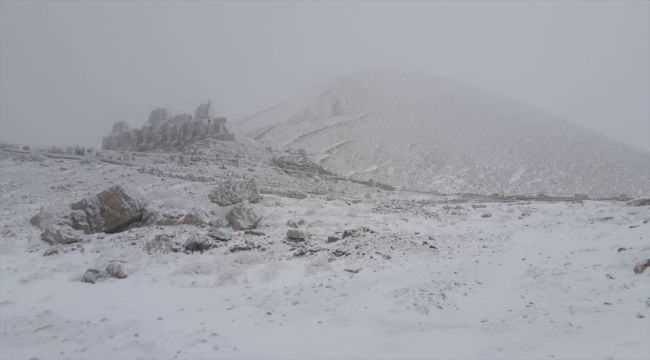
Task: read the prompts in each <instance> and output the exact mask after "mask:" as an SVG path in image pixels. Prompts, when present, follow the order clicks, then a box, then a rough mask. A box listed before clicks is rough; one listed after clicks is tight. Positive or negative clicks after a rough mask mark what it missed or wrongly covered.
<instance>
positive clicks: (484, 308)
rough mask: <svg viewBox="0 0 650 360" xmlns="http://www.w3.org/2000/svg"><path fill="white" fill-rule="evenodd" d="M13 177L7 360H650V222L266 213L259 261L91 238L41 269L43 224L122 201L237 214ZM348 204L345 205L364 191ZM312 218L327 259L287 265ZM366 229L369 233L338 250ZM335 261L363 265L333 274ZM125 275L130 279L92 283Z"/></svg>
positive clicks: (404, 204)
mask: <svg viewBox="0 0 650 360" xmlns="http://www.w3.org/2000/svg"><path fill="white" fill-rule="evenodd" d="M0 169H1V170H2V171H1V178H0V196H1V198H0V200H1V204H0V233H1V235H0V358H2V359H30V358H33V357H36V358H38V359H60V358H70V359H130V358H132V359H168V358H169V359H171V358H179V359H202V358H205V359H208V358H209V359H213V358H227V359H231V358H242V359H250V358H277V359H280V358H282V359H284V358H384V359H395V358H410V359H415V358H422V359H431V358H445V359H448V358H456V359H470V358H471V359H479V358H480V359H483V358H510V359H520V358H529V359H533V358H534V359H542V358H556V359H566V358H574V359H578V358H580V359H585V358H589V359H611V358H614V359H632V358H633V359H647V358H649V357H650V326H649V319H650V306H649V304H648V301H650V269H649V270H646V271H645V272H644V273H643V274H634V272H633V271H632V268H633V266H634V264H635V263H637V262H638V261H640V260H644V259H648V258H650V243H649V231H650V224H649V223H644V221H645V220H647V219H648V218H649V217H650V213H649V209H648V207H647V206H646V207H630V206H626V205H625V204H624V203H615V202H590V201H586V202H585V203H584V204H578V203H566V202H563V203H543V202H533V203H530V202H527V203H486V204H483V205H485V206H486V207H480V206H481V205H478V206H479V207H475V206H476V205H475V206H471V205H470V204H461V205H457V204H451V205H442V204H438V205H418V204H415V203H413V202H410V201H406V200H403V199H400V195H399V194H390V193H383V192H381V193H376V194H375V193H373V195H372V199H367V200H363V201H348V200H346V199H345V198H344V197H341V198H332V197H331V196H330V197H328V196H324V195H323V196H311V197H308V198H306V199H302V200H298V199H291V198H283V197H279V196H275V195H265V196H264V199H263V201H262V203H261V204H259V206H260V207H261V208H262V209H263V210H264V212H265V213H266V217H265V218H264V220H263V221H262V223H261V224H260V230H261V231H263V232H264V233H265V234H266V236H261V237H259V236H249V235H243V234H241V233H240V234H236V235H235V239H234V240H232V241H233V242H236V241H243V240H245V239H249V238H250V239H252V240H254V241H256V242H258V243H262V244H263V245H264V246H265V247H266V251H264V252H261V251H257V250H255V251H248V252H239V253H235V254H230V253H228V251H227V248H226V247H223V248H217V249H212V250H210V251H208V252H205V253H203V254H198V253H195V254H189V255H188V254H184V253H168V254H157V253H154V254H148V253H146V252H145V251H143V249H142V248H143V245H144V242H146V241H147V240H149V239H151V238H152V237H154V236H156V235H160V234H166V235H170V234H173V235H175V236H178V237H188V236H199V235H201V234H204V233H205V231H207V230H205V229H201V228H196V227H191V226H188V225H182V226H173V227H147V228H138V229H133V230H130V231H128V232H124V233H120V234H113V235H101V236H97V235H89V236H88V239H87V242H86V243H84V244H83V245H79V246H78V245H68V246H67V247H65V250H66V251H62V252H61V253H60V254H59V255H53V256H48V257H44V256H43V252H44V251H45V250H46V249H47V248H48V247H49V245H48V244H46V243H44V242H43V241H41V240H40V231H39V230H38V229H37V228H36V227H33V226H31V225H30V224H29V219H30V217H31V216H33V215H34V214H36V213H37V212H38V211H39V209H40V208H41V207H42V206H55V205H60V206H65V205H67V204H69V203H71V202H72V201H74V200H78V199H80V198H82V197H83V196H84V195H85V194H86V193H97V192H99V191H101V190H103V189H105V188H107V187H108V186H110V185H112V184H114V183H129V184H131V185H133V186H137V187H138V188H139V189H140V190H141V191H142V192H143V193H144V195H145V196H146V197H147V198H149V199H150V200H151V201H152V202H153V203H154V204H156V205H157V206H159V207H161V208H177V209H181V210H182V209H187V208H189V207H201V208H203V209H205V210H206V211H208V210H212V211H213V214H215V215H214V216H215V217H216V216H223V214H225V210H224V209H219V208H218V207H217V206H216V205H214V204H212V203H210V202H209V200H208V199H207V193H208V192H209V191H210V189H211V188H212V187H214V183H211V182H209V181H207V182H206V181H189V180H186V179H181V178H177V177H171V178H170V177H164V176H157V175H152V174H148V173H142V172H139V171H138V170H137V168H127V167H122V166H115V165H110V164H102V163H91V164H83V163H80V162H77V161H72V160H46V161H40V162H39V161H36V162H29V161H22V162H21V161H15V160H14V159H13V158H12V157H7V156H5V157H4V158H3V159H2V160H0ZM210 171H212V170H210ZM215 171H216V170H215ZM224 171H226V170H224ZM227 171H234V170H232V169H228V170H227ZM250 176H255V172H250ZM278 176H279V175H278ZM278 181H279V180H278ZM322 185H323V186H325V187H332V188H334V190H335V191H336V188H337V186H338V187H342V186H347V185H344V184H341V183H337V184H322ZM349 186H350V188H349V189H343V190H341V193H345V194H347V195H351V194H355V193H358V195H359V198H362V195H363V194H364V193H365V192H366V191H367V190H363V189H358V188H356V186H357V185H356V184H355V185H349ZM487 212H489V213H491V217H482V216H481V215H483V214H485V213H487ZM607 217H612V218H611V219H607V220H606V218H607ZM299 218H304V219H305V220H306V223H307V227H306V229H307V230H308V231H309V232H310V233H311V234H312V238H311V239H310V240H309V241H310V245H309V246H321V247H323V249H324V250H323V251H319V252H315V253H314V254H312V255H309V256H305V257H293V256H292V254H293V253H292V252H291V251H290V248H289V246H288V245H285V244H284V243H283V242H282V240H283V237H284V234H285V233H286V231H287V229H289V228H288V227H287V226H286V222H287V220H289V219H299ZM637 225H639V226H638V227H634V228H630V226H637ZM361 226H365V227H368V228H370V229H371V230H372V232H366V233H363V234H361V235H359V236H354V237H349V238H346V239H343V240H340V241H338V242H335V243H331V244H330V243H326V242H325V239H327V236H328V235H334V234H335V233H337V232H342V231H343V230H346V229H356V228H359V227H361ZM424 242H426V244H425V243H424ZM431 246H433V247H431ZM82 248H83V251H82ZM335 248H341V249H345V250H348V251H349V252H350V255H349V256H342V257H338V258H336V259H335V260H334V261H332V262H328V261H327V259H328V255H327V251H329V250H333V249H335ZM619 248H625V250H623V251H619ZM73 249H74V250H73ZM114 259H119V260H123V261H125V265H126V266H127V271H128V273H129V276H128V277H127V278H126V279H122V280H118V279H108V280H106V281H105V282H102V283H98V284H88V283H83V282H81V281H79V279H80V278H81V276H82V275H83V273H84V272H85V270H87V269H88V268H91V267H101V266H102V265H105V264H106V263H107V262H108V261H109V260H114ZM351 267H357V268H358V267H361V271H360V272H358V273H356V274H353V273H350V272H347V271H345V270H344V268H351Z"/></svg>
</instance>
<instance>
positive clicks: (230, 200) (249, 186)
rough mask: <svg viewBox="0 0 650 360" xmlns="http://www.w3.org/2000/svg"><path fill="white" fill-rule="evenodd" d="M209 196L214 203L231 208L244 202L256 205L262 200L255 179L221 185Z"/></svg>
mask: <svg viewBox="0 0 650 360" xmlns="http://www.w3.org/2000/svg"><path fill="white" fill-rule="evenodd" d="M208 196H209V198H210V200H211V201H212V202H213V203H216V204H217V205H219V206H229V205H233V204H237V203H240V202H242V201H244V200H247V201H248V202H250V203H255V202H258V201H259V200H260V199H261V197H260V192H259V189H258V185H257V181H256V180H255V179H250V180H244V181H237V182H232V183H228V184H224V185H221V186H219V187H217V188H215V189H214V190H212V192H210V195H208Z"/></svg>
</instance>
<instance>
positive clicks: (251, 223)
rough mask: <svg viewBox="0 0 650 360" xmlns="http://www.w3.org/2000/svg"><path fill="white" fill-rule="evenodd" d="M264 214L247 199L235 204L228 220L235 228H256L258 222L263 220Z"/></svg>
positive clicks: (227, 216)
mask: <svg viewBox="0 0 650 360" xmlns="http://www.w3.org/2000/svg"><path fill="white" fill-rule="evenodd" d="M262 217H263V216H262V214H261V213H260V212H259V210H257V209H255V208H254V207H253V206H252V205H250V204H249V203H248V202H247V201H244V202H242V203H241V204H237V205H235V206H234V207H233V208H232V209H231V210H230V212H229V213H228V215H226V220H228V223H229V224H230V226H232V228H233V229H235V230H250V229H255V228H256V227H257V224H259V222H260V221H261V220H262Z"/></svg>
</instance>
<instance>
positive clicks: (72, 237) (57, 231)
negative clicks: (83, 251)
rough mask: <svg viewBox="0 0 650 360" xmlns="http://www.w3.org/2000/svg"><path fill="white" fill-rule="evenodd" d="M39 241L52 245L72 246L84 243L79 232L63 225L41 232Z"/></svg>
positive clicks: (53, 226)
mask: <svg viewBox="0 0 650 360" xmlns="http://www.w3.org/2000/svg"><path fill="white" fill-rule="evenodd" d="M41 239H42V240H43V241H45V242H48V243H50V244H52V245H56V244H64V245H66V244H73V243H77V242H81V241H84V239H83V233H82V232H81V231H77V230H73V229H71V228H69V227H67V226H63V225H52V226H50V227H48V228H46V229H45V231H43V233H42V234H41Z"/></svg>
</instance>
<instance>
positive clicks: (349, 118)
mask: <svg viewBox="0 0 650 360" xmlns="http://www.w3.org/2000/svg"><path fill="white" fill-rule="evenodd" d="M236 129H237V130H238V131H239V132H240V133H243V134H246V135H247V136H250V137H252V138H255V139H256V140H258V141H260V142H261V143H264V144H269V145H276V146H281V147H288V148H304V149H306V150H307V151H308V152H310V153H313V154H316V156H317V158H318V159H319V160H320V161H321V163H322V165H323V166H324V167H325V168H327V169H328V170H332V171H334V172H337V173H339V174H343V175H348V176H352V177H355V178H359V179H375V180H377V181H381V182H387V183H390V184H392V185H396V186H402V187H405V188H411V189H416V190H433V191H441V192H476V193H493V192H504V193H529V194H531V193H533V194H534V193H538V192H548V193H600V194H618V193H627V194H638V193H649V192H650V181H649V180H648V179H649V176H650V154H648V153H645V152H643V151H640V150H637V149H634V148H632V147H629V146H627V145H624V144H621V143H619V142H616V141H615V140H612V139H610V138H607V137H606V136H603V135H600V134H598V133H595V132H593V131H590V130H588V129H584V128H581V127H579V126H576V125H574V124H571V123H569V122H567V121H564V120H562V119H560V118H558V117H556V116H553V115H551V114H548V113H546V112H544V111H541V110H539V109H536V108H533V107H531V106H528V105H525V104H522V103H519V102H517V101H514V100H512V99H508V98H505V97H502V96H499V95H497V94H494V93H490V92H488V91H484V90H481V89H478V88H475V87H472V86H470V85H467V84H464V83H460V82H456V81H452V80H448V79H442V78H437V77H432V76H428V75H422V74H417V73H411V72H405V71H395V70H374V71H366V72H361V73H355V74H351V75H348V76H345V77H342V78H339V79H336V80H333V81H330V82H328V83H325V84H323V85H321V86H319V87H317V88H315V89H313V90H310V91H308V92H306V93H303V94H301V95H299V96H297V97H295V98H293V99H291V100H289V101H286V102H284V103H282V104H280V105H277V106H275V107H273V108H270V109H268V110H266V111H262V112H260V113H258V114H256V115H253V116H251V117H249V118H246V119H244V120H242V121H240V122H239V123H237V124H236Z"/></svg>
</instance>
